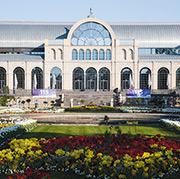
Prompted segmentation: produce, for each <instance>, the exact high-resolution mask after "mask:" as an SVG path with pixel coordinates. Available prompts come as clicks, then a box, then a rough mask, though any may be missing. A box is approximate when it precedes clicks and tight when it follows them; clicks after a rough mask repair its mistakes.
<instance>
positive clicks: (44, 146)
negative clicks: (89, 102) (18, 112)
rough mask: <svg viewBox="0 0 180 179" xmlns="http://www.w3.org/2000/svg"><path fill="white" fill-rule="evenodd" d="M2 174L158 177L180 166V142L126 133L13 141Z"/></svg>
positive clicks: (3, 156)
mask: <svg viewBox="0 0 180 179" xmlns="http://www.w3.org/2000/svg"><path fill="white" fill-rule="evenodd" d="M0 163H1V165H0V172H1V173H8V172H9V171H13V172H19V171H22V170H25V169H26V168H27V167H30V168H32V169H40V168H42V167H43V168H44V169H45V170H46V171H49V170H61V171H69V170H73V171H74V172H76V173H77V174H80V175H86V176H88V177H94V178H105V177H106V178H152V177H153V178H155V177H158V176H159V175H165V174H168V173H170V172H171V171H173V170H174V169H178V168H179V167H180V140H178V139H169V138H168V137H165V138H162V137H161V136H160V135H157V136H154V137H152V138H146V137H145V136H141V135H136V136H131V135H127V134H122V135H118V136H116V135H114V134H113V135H112V136H110V137H109V138H105V137H103V136H93V137H85V136H80V137H77V136H74V137H56V138H53V139H49V138H46V139H44V138H43V139H41V140H38V139H35V138H32V139H30V140H29V139H19V140H17V139H14V140H12V141H11V142H10V143H9V148H8V149H4V150H2V151H0Z"/></svg>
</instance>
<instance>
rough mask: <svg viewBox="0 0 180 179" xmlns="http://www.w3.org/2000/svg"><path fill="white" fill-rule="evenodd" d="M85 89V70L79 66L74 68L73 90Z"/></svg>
mask: <svg viewBox="0 0 180 179" xmlns="http://www.w3.org/2000/svg"><path fill="white" fill-rule="evenodd" d="M83 89H84V70H83V69H82V68H80V67H77V68H75V69H74V70H73V90H83Z"/></svg>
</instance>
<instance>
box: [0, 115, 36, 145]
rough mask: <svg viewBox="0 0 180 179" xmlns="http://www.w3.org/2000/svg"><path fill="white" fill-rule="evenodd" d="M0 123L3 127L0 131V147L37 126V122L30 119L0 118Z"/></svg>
mask: <svg viewBox="0 0 180 179" xmlns="http://www.w3.org/2000/svg"><path fill="white" fill-rule="evenodd" d="M0 122H1V126H5V127H3V128H2V129H1V130H0V143H1V145H2V144H3V143H4V142H5V141H7V140H10V139H13V138H15V137H17V136H19V135H21V134H23V133H24V132H27V131H30V130H32V129H33V128H35V127H36V126H37V121H36V120H32V119H20V118H9V119H6V118H2V119H0Z"/></svg>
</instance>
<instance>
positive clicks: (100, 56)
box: [99, 49, 104, 60]
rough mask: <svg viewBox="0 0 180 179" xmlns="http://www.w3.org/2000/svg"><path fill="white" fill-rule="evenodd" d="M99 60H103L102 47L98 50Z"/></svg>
mask: <svg viewBox="0 0 180 179" xmlns="http://www.w3.org/2000/svg"><path fill="white" fill-rule="evenodd" d="M99 60H104V50H103V49H100V50H99Z"/></svg>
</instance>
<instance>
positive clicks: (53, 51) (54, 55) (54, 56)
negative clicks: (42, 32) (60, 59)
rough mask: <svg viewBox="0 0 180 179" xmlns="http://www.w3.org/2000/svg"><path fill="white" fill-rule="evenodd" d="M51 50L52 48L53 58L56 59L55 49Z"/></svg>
mask: <svg viewBox="0 0 180 179" xmlns="http://www.w3.org/2000/svg"><path fill="white" fill-rule="evenodd" d="M51 50H52V55H53V59H54V60H56V51H55V50H54V49H51Z"/></svg>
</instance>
